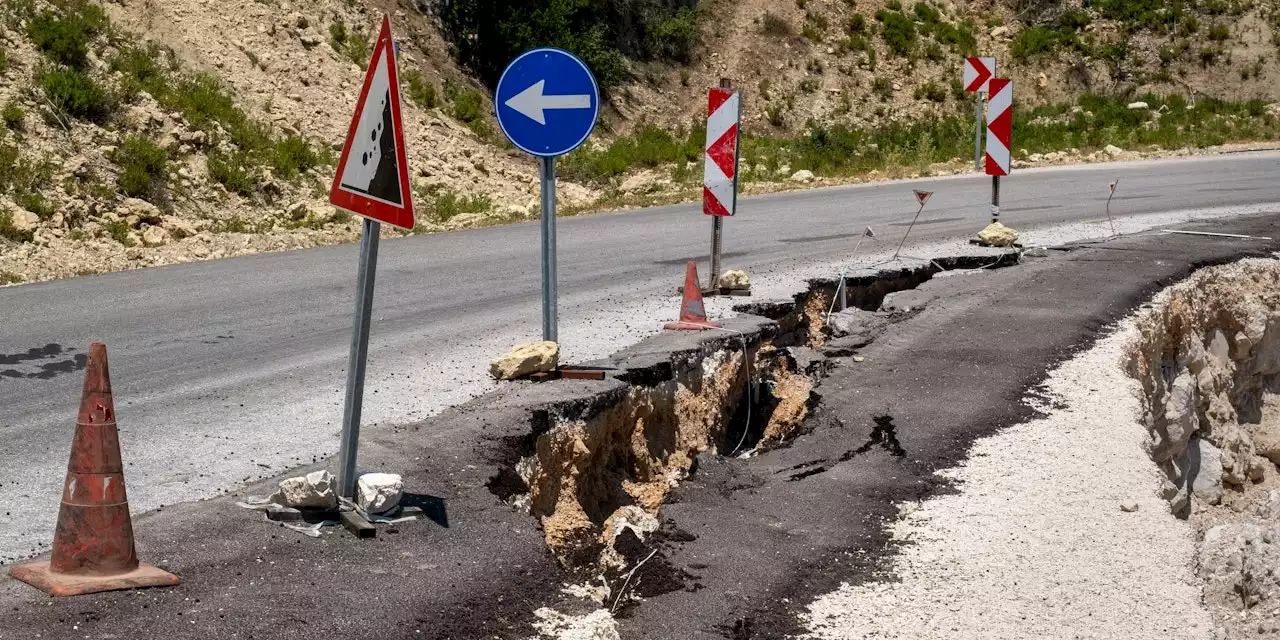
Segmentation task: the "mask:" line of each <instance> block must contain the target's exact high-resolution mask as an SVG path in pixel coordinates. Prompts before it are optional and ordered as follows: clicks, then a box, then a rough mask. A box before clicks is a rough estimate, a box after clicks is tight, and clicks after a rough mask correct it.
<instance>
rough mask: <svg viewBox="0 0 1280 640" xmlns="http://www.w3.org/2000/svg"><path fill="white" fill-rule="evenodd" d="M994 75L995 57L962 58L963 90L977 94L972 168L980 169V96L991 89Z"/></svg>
mask: <svg viewBox="0 0 1280 640" xmlns="http://www.w3.org/2000/svg"><path fill="white" fill-rule="evenodd" d="M995 75H996V59H995V58H965V59H964V90H965V91H968V92H969V93H973V94H976V95H977V96H978V100H977V108H976V110H975V111H974V116H973V119H974V128H975V129H976V130H977V131H976V132H975V133H974V138H973V170H974V171H982V97H983V94H985V93H987V92H988V91H990V90H991V88H990V85H991V79H992V78H994V77H995Z"/></svg>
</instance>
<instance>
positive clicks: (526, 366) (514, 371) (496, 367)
mask: <svg viewBox="0 0 1280 640" xmlns="http://www.w3.org/2000/svg"><path fill="white" fill-rule="evenodd" d="M559 364H560V345H559V343H556V342H551V341H549V340H547V341H542V342H533V343H530V344H523V345H520V346H518V347H516V348H515V349H512V350H511V353H508V354H506V355H504V356H502V357H501V358H498V359H497V360H494V361H493V363H492V364H490V365H489V375H492V376H493V377H494V378H496V379H498V380H515V379H516V378H523V377H525V376H528V375H532V374H534V373H539V372H550V371H555V370H556V367H557V366H558V365H559Z"/></svg>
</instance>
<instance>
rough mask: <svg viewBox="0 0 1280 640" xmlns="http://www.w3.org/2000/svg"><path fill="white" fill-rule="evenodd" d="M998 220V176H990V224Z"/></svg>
mask: <svg viewBox="0 0 1280 640" xmlns="http://www.w3.org/2000/svg"><path fill="white" fill-rule="evenodd" d="M997 222H1000V176H991V224H995V223H997Z"/></svg>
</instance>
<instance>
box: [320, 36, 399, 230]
mask: <svg viewBox="0 0 1280 640" xmlns="http://www.w3.org/2000/svg"><path fill="white" fill-rule="evenodd" d="M329 202H331V203H333V204H334V205H335V206H338V207H341V208H343V209H346V210H347V211H350V212H352V213H354V214H356V215H360V216H364V217H366V218H370V219H372V220H377V221H379V222H385V223H387V224H389V225H392V226H396V227H400V228H402V229H412V228H413V190H412V189H411V188H410V183H409V157H408V153H407V151H406V149H405V146H404V125H403V123H402V121H401V120H400V73H399V71H398V69H397V67H396V56H395V41H394V40H392V39H391V18H390V17H388V16H385V15H384V16H383V17H382V32H381V33H379V34H378V42H377V44H376V45H375V46H374V48H373V59H372V60H371V61H370V62H369V71H368V73H366V74H365V77H364V89H362V90H361V91H360V102H359V103H357V104H356V113H355V116H354V117H352V118H351V129H350V131H349V132H348V133H347V143H346V144H345V145H344V146H343V147H342V160H341V161H340V162H339V163H338V173H337V175H336V176H334V179H333V188H332V189H331V190H330V191H329Z"/></svg>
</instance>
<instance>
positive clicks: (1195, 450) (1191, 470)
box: [1183, 438, 1222, 504]
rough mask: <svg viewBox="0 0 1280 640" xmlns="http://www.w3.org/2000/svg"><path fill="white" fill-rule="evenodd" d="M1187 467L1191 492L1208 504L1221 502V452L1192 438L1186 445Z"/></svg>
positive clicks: (1204, 442)
mask: <svg viewBox="0 0 1280 640" xmlns="http://www.w3.org/2000/svg"><path fill="white" fill-rule="evenodd" d="M1187 454H1188V455H1187V463H1188V464H1187V465H1186V466H1184V467H1183V469H1184V470H1185V473H1186V474H1187V479H1188V480H1189V481H1190V482H1191V492H1192V493H1194V494H1195V495H1196V496H1197V497H1199V498H1201V499H1203V500H1204V501H1205V502H1208V503H1209V504H1218V503H1219V502H1222V452H1221V451H1219V450H1218V448H1217V447H1215V446H1213V445H1212V444H1209V443H1208V442H1206V441H1204V440H1201V439H1200V438H1192V439H1191V442H1190V443H1188V445H1187Z"/></svg>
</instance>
